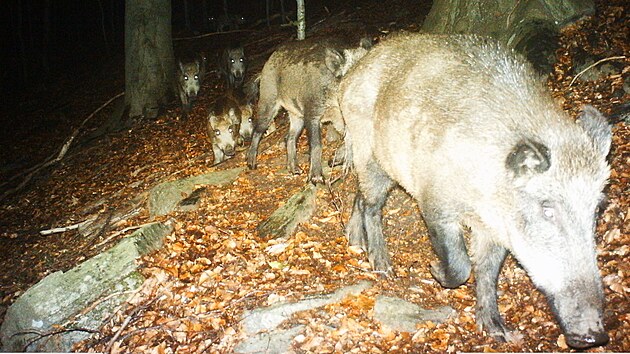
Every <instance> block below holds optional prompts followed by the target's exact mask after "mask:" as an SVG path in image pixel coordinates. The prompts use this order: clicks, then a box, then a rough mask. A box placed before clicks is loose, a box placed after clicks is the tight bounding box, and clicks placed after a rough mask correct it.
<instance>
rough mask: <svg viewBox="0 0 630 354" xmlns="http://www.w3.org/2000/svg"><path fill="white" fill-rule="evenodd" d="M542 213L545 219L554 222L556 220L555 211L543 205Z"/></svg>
mask: <svg viewBox="0 0 630 354" xmlns="http://www.w3.org/2000/svg"><path fill="white" fill-rule="evenodd" d="M542 213H543V215H544V216H545V218H547V219H549V220H554V219H555V218H556V210H555V209H554V208H552V207H550V206H545V205H543V207H542Z"/></svg>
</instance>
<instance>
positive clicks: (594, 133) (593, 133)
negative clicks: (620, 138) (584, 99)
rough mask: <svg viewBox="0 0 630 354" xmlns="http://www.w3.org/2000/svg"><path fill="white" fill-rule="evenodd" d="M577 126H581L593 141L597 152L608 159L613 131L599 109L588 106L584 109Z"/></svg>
mask: <svg viewBox="0 0 630 354" xmlns="http://www.w3.org/2000/svg"><path fill="white" fill-rule="evenodd" d="M577 124H578V125H579V126H581V127H582V129H584V131H585V132H586V133H587V134H588V135H589V137H590V138H591V139H592V140H593V143H594V144H595V147H596V148H597V150H599V152H600V153H601V154H602V155H603V156H604V157H606V155H608V152H609V151H610V144H611V142H612V130H611V128H610V124H608V121H607V120H606V117H604V115H603V114H601V113H600V112H599V111H598V110H597V108H595V107H593V106H591V105H586V106H584V107H583V108H582V112H580V115H579V116H578V119H577Z"/></svg>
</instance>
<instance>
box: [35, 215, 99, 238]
mask: <svg viewBox="0 0 630 354" xmlns="http://www.w3.org/2000/svg"><path fill="white" fill-rule="evenodd" d="M94 220H96V218H91V219H88V220H85V221H81V222H80V223H76V224H74V225H70V226H64V227H55V228H53V229H48V230H41V231H40V232H39V234H40V235H42V236H47V235H52V234H59V233H62V232H66V231H70V230H76V229H78V228H80V227H82V226H84V225H87V224H89V223H91V222H93V221H94Z"/></svg>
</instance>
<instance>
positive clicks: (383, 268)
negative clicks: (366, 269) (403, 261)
mask: <svg viewBox="0 0 630 354" xmlns="http://www.w3.org/2000/svg"><path fill="white" fill-rule="evenodd" d="M369 258H370V264H371V265H372V269H373V270H374V271H375V272H377V273H383V274H384V275H393V274H394V269H393V267H392V261H391V260H390V259H389V255H387V254H382V252H378V254H371V255H370V256H369Z"/></svg>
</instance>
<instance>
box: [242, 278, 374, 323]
mask: <svg viewBox="0 0 630 354" xmlns="http://www.w3.org/2000/svg"><path fill="white" fill-rule="evenodd" d="M371 286H372V283H370V282H368V281H363V282H360V283H358V284H355V285H352V286H348V287H345V288H342V289H339V290H337V291H335V292H334V293H332V294H327V295H318V296H313V297H309V298H307V299H304V300H302V301H298V302H290V303H279V304H275V305H273V306H269V307H264V308H259V309H256V310H253V311H248V312H246V313H245V314H244V316H243V320H242V321H241V325H242V328H243V330H244V331H245V332H246V333H249V334H252V335H253V334H256V333H259V332H262V331H273V330H274V329H275V328H276V327H278V326H279V325H280V324H281V323H282V322H284V321H285V320H287V319H288V318H289V317H290V316H291V315H293V314H294V313H296V312H300V311H307V310H312V309H315V308H318V307H321V306H325V305H328V304H332V303H335V302H338V301H340V300H341V299H343V298H344V297H345V296H347V295H348V294H353V295H357V294H359V293H361V292H362V291H364V290H366V289H369V288H370V287H371Z"/></svg>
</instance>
